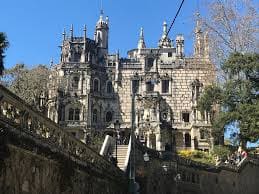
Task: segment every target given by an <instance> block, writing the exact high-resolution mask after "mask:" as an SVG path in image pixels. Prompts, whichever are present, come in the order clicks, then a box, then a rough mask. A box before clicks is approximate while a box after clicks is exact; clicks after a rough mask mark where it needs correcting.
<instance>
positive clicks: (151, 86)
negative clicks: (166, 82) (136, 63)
mask: <svg viewBox="0 0 259 194" xmlns="http://www.w3.org/2000/svg"><path fill="white" fill-rule="evenodd" d="M146 91H147V92H153V91H154V82H153V81H147V82H146Z"/></svg>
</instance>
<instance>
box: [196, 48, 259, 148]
mask: <svg viewBox="0 0 259 194" xmlns="http://www.w3.org/2000/svg"><path fill="white" fill-rule="evenodd" d="M222 70H223V71H224V73H225V74H226V75H228V77H227V78H228V79H227V80H226V81H225V82H224V83H223V85H222V87H221V88H219V87H218V86H216V85H212V86H209V87H207V88H206V89H205V91H204V94H203V95H202V97H201V98H200V100H199V102H198V108H199V110H200V111H201V112H203V111H207V112H209V113H211V112H212V110H213V109H212V107H213V106H215V104H219V105H220V106H221V110H220V113H219V114H218V115H216V117H212V125H213V135H214V136H216V137H218V136H219V135H220V134H222V133H223V132H224V130H225V129H226V127H227V125H229V124H233V123H235V124H237V127H238V128H239V133H238V134H236V135H237V136H238V139H239V140H240V143H241V144H242V145H243V146H246V143H247V141H250V142H256V141H258V139H259V82H258V80H259V54H257V53H252V54H248V53H246V54H241V53H233V54H231V55H230V57H229V58H228V60H226V61H225V63H224V64H223V66H222Z"/></svg>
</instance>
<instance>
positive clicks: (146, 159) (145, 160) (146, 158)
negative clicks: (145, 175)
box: [143, 152, 149, 167]
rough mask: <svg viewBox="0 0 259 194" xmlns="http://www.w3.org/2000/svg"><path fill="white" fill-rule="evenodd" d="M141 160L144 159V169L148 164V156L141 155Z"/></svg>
mask: <svg viewBox="0 0 259 194" xmlns="http://www.w3.org/2000/svg"><path fill="white" fill-rule="evenodd" d="M143 158H144V163H145V167H146V166H147V163H148V162H149V155H148V153H147V152H146V153H145V154H144V155H143Z"/></svg>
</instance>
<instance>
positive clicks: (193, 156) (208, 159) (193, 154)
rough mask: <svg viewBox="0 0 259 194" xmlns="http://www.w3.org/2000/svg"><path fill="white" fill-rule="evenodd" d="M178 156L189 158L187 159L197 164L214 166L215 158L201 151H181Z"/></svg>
mask: <svg viewBox="0 0 259 194" xmlns="http://www.w3.org/2000/svg"><path fill="white" fill-rule="evenodd" d="M178 155H179V156H181V157H183V158H187V159H190V160H194V161H197V162H201V163H206V164H214V159H213V156H212V155H211V154H209V153H208V152H204V151H199V150H194V151H191V150H181V151H179V152H178Z"/></svg>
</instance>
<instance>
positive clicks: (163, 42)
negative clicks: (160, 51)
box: [158, 22, 172, 48]
mask: <svg viewBox="0 0 259 194" xmlns="http://www.w3.org/2000/svg"><path fill="white" fill-rule="evenodd" d="M158 47H159V48H171V47H172V41H171V40H170V38H168V34H167V23H166V22H164V23H163V34H162V37H161V39H160V40H159V42H158Z"/></svg>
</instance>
